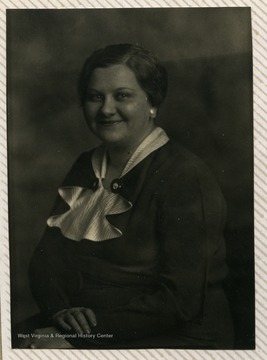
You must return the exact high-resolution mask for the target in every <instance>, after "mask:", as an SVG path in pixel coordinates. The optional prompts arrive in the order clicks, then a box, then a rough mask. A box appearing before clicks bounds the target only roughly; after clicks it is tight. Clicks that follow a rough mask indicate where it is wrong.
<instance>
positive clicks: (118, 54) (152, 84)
mask: <svg viewBox="0 0 267 360" xmlns="http://www.w3.org/2000/svg"><path fill="white" fill-rule="evenodd" d="M115 64H125V65H126V66H128V68H129V69H131V70H132V71H133V72H134V74H135V76H136V79H137V81H138V83H139V85H140V86H141V88H142V89H143V90H144V91H145V93H146V94H147V97H148V100H149V102H150V104H151V105H152V106H155V107H159V106H160V104H161V103H162V102H163V100H164V98H165V96H166V93H167V88H168V77H167V72H166V70H165V68H164V67H163V66H162V64H160V62H159V61H158V59H157V58H156V57H155V56H154V55H153V54H152V53H151V52H150V51H148V50H145V49H143V48H142V47H141V46H139V45H132V44H116V45H109V46H107V47H105V48H103V49H99V50H97V51H95V52H94V53H93V54H92V55H91V56H90V57H89V58H88V59H87V60H86V61H85V64H84V66H83V69H82V72H81V74H80V78H79V83H78V91H79V95H80V100H81V104H82V105H84V103H85V101H86V95H87V88H88V83H89V80H90V77H91V75H92V72H93V71H94V70H95V69H96V68H104V67H108V66H111V65H115Z"/></svg>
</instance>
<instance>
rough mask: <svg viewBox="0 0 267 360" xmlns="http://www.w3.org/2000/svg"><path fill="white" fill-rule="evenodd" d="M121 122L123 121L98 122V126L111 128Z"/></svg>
mask: <svg viewBox="0 0 267 360" xmlns="http://www.w3.org/2000/svg"><path fill="white" fill-rule="evenodd" d="M121 122H123V120H100V121H98V124H100V125H102V126H113V125H117V124H119V123H121Z"/></svg>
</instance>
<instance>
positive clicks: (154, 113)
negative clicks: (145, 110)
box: [149, 107, 158, 119]
mask: <svg viewBox="0 0 267 360" xmlns="http://www.w3.org/2000/svg"><path fill="white" fill-rule="evenodd" d="M157 112H158V109H157V108H156V107H152V108H151V109H150V110H149V116H150V118H151V119H155V117H156V116H157Z"/></svg>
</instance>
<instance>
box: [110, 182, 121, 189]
mask: <svg viewBox="0 0 267 360" xmlns="http://www.w3.org/2000/svg"><path fill="white" fill-rule="evenodd" d="M118 187H119V184H118V183H116V182H115V183H114V184H113V185H112V188H113V189H114V190H117V189H118Z"/></svg>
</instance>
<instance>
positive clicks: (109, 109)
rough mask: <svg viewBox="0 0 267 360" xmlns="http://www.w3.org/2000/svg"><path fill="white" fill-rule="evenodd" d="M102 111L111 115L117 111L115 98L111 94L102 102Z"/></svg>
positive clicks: (106, 114)
mask: <svg viewBox="0 0 267 360" xmlns="http://www.w3.org/2000/svg"><path fill="white" fill-rule="evenodd" d="M101 112H102V113H103V114H104V115H105V116H111V115H113V114H114V113H115V112H116V104H115V100H114V99H113V98H112V97H111V96H107V97H105V99H104V101H103V103H102V107H101Z"/></svg>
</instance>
